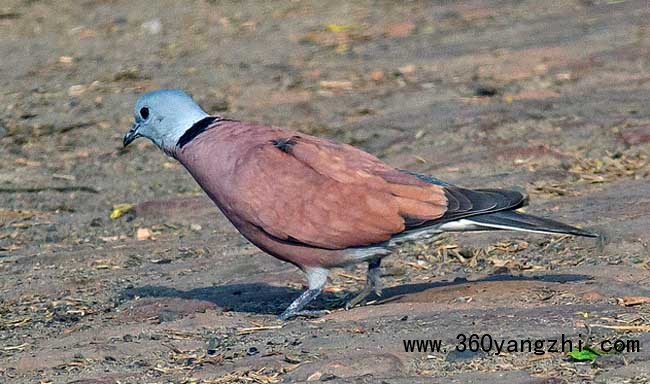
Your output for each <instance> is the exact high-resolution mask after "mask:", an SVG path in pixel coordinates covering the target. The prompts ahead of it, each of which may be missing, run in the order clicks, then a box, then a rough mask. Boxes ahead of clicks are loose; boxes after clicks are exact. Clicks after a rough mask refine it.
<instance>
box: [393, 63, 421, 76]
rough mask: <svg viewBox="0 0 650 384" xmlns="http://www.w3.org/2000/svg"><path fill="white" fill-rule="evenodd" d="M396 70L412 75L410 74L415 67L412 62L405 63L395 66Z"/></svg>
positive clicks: (413, 71)
mask: <svg viewBox="0 0 650 384" xmlns="http://www.w3.org/2000/svg"><path fill="white" fill-rule="evenodd" d="M397 70H398V71H399V73H401V74H402V75H412V74H414V73H415V70H416V68H415V65H413V64H407V65H404V66H402V67H399V68H397Z"/></svg>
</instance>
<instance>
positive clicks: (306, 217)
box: [233, 135, 522, 249]
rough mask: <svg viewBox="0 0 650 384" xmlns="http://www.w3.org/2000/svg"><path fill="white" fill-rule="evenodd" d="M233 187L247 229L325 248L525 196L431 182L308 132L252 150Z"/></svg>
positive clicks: (499, 206) (369, 240)
mask: <svg viewBox="0 0 650 384" xmlns="http://www.w3.org/2000/svg"><path fill="white" fill-rule="evenodd" d="M234 184H235V185H233V187H234V190H236V191H237V193H238V196H237V198H236V199H234V200H235V201H234V203H233V204H235V205H237V206H236V207H234V208H236V210H237V211H238V212H239V213H240V215H241V216H242V218H243V219H245V220H247V221H248V222H249V223H250V224H252V225H255V226H257V227H258V228H260V229H261V230H263V231H265V232H266V233H267V234H269V235H270V236H273V237H275V238H276V239H278V240H282V241H289V242H297V243H300V244H304V245H309V246H313V247H320V248H327V249H343V248H348V247H358V246H365V245H369V244H374V243H380V242H383V241H386V240H388V239H390V238H391V237H392V236H394V235H396V234H399V233H401V232H403V231H405V230H411V229H414V228H417V227H422V226H429V225H435V224H438V223H441V222H445V221H450V220H456V219H458V218H462V217H467V216H472V215H476V214H482V213H486V212H494V211H498V210H503V209H508V208H511V207H513V206H514V205H516V204H518V203H517V201H520V200H521V199H522V196H521V195H520V194H518V195H517V196H510V195H508V194H507V193H506V194H504V193H503V192H501V191H492V190H482V191H472V190H466V189H462V188H458V187H454V186H451V185H445V186H441V185H433V184H431V183H429V182H426V181H425V180H421V179H420V178H418V177H416V176H415V175H413V174H409V173H406V172H403V171H400V170H398V169H395V168H392V167H390V166H388V165H386V164H385V163H383V162H381V161H380V160H379V159H377V158H376V157H374V156H372V155H370V154H368V153H366V152H363V151H361V150H359V149H356V148H354V147H352V146H349V145H342V144H337V143H334V142H331V141H327V140H323V139H319V138H316V137H312V136H308V135H295V136H291V137H278V138H277V139H273V140H269V141H268V142H265V143H262V144H259V145H256V146H254V147H252V148H251V149H249V150H248V151H246V153H244V154H242V156H241V158H240V159H239V161H238V163H237V167H236V177H235V178H234ZM506 192H508V193H509V191H506ZM514 193H516V192H514Z"/></svg>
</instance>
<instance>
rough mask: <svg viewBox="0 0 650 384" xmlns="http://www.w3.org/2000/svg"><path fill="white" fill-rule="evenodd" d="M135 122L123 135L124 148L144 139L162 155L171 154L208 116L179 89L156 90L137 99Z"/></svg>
mask: <svg viewBox="0 0 650 384" xmlns="http://www.w3.org/2000/svg"><path fill="white" fill-rule="evenodd" d="M134 115H135V123H133V126H131V129H130V130H129V132H127V133H126V135H124V140H123V143H124V146H125V147H126V146H127V145H129V144H131V142H133V140H135V139H137V138H138V137H146V138H147V139H149V140H151V141H152V142H153V143H154V144H156V145H157V146H158V148H160V149H162V150H163V151H165V152H166V153H169V154H171V153H173V151H174V149H175V147H176V144H177V143H178V141H179V139H180V138H181V136H183V134H184V133H185V132H187V130H189V129H190V128H191V127H192V126H193V125H194V124H196V123H197V122H198V121H200V120H202V119H204V118H205V117H207V116H209V115H208V114H207V113H206V112H205V111H204V110H203V109H201V107H200V106H199V105H198V104H196V103H195V102H194V100H192V97H190V96H189V95H188V94H187V93H185V92H183V91H181V90H179V89H159V90H157V91H152V92H148V93H145V94H144V95H142V96H140V97H139V98H138V101H137V102H136V103H135V109H134Z"/></svg>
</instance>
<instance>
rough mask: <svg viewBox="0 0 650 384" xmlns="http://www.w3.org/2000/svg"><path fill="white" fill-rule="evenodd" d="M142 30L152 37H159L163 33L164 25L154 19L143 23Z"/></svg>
mask: <svg viewBox="0 0 650 384" xmlns="http://www.w3.org/2000/svg"><path fill="white" fill-rule="evenodd" d="M142 30H143V31H145V32H147V33H148V34H150V35H157V34H159V33H160V31H162V23H161V22H160V19H152V20H149V21H145V22H144V23H142Z"/></svg>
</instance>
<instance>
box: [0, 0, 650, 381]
mask: <svg viewBox="0 0 650 384" xmlns="http://www.w3.org/2000/svg"><path fill="white" fill-rule="evenodd" d="M0 74H1V76H0V170H1V171H0V382H3V383H67V382H75V383H106V384H108V383H169V382H173V383H239V382H241V383H275V382H297V381H310V382H320V381H330V382H335V383H339V382H340V383H343V382H354V383H377V382H386V383H478V382H485V383H546V384H550V383H591V382H597V383H647V382H650V333H649V332H650V272H649V271H650V264H649V262H650V259H649V250H648V241H650V234H649V233H648V230H649V228H650V217H649V216H648V214H649V213H650V184H648V178H649V173H650V163H649V160H648V157H647V156H648V151H649V149H650V108H649V107H650V3H649V2H648V1H606V0H584V1H517V2H509V1H489V2H488V1H459V2H448V1H433V2H426V1H408V2H391V1H380V0H378V1H352V2H346V1H338V0H334V1H327V2H317V1H313V2H307V1H290V0H279V1H274V2H255V1H237V2H231V1H186V2H173V1H159V2H158V1H156V2H153V1H141V2H128V1H120V0H105V1H90V0H85V1H48V0H20V1H18V0H3V1H2V2H0ZM160 87H175V88H182V89H184V90H186V91H187V92H189V93H191V94H192V95H193V96H194V97H195V98H196V100H197V101H198V102H199V103H200V104H201V105H202V106H203V107H204V108H205V109H206V110H207V111H208V112H211V113H219V114H224V115H227V116H229V117H232V118H238V119H242V120H252V121H258V122H266V123H272V124H276V125H283V126H287V127H291V128H294V129H298V130H301V131H304V132H307V133H311V134H317V135H321V136H324V137H329V138H333V139H336V140H339V141H342V142H346V143H350V144H353V145H356V146H359V147H361V148H363V149H365V150H367V151H369V152H371V153H373V154H376V155H377V156H379V157H381V158H382V159H384V160H385V161H387V162H388V163H390V164H393V165H395V166H399V167H402V168H408V169H412V170H415V171H420V172H425V173H430V174H433V175H435V176H437V177H440V178H443V179H446V180H448V181H450V182H453V183H457V184H460V185H463V186H467V187H479V186H480V187H511V186H515V185H516V186H521V187H523V188H525V189H526V191H527V192H528V193H529V194H530V196H531V206H530V207H529V208H528V212H530V213H535V214H539V215H546V216H552V217H554V218H557V219H559V220H563V221H566V222H568V223H572V224H576V225H581V226H584V227H589V228H593V229H595V230H597V231H600V232H602V233H604V234H606V236H607V239H606V241H602V242H598V241H593V240H590V239H576V238H570V237H561V236H541V235H534V234H519V233H506V232H499V233H490V234H465V235H459V236H456V235H448V236H444V237H441V238H437V239H434V240H431V241H429V242H424V243H417V244H412V245H410V246H409V247H406V248H404V249H403V250H402V251H401V252H399V253H398V254H395V255H393V256H391V257H389V258H387V259H386V260H385V262H384V268H383V275H384V276H383V280H384V282H385V284H386V286H387V289H386V290H385V292H384V295H383V297H382V298H380V299H379V300H374V301H373V302H371V304H370V305H368V306H364V307H359V308H355V309H352V310H350V311H342V310H340V309H339V308H340V307H341V305H342V304H343V303H344V302H345V300H346V298H347V297H349V295H351V294H353V293H354V292H355V291H356V290H358V289H360V288H361V286H362V285H363V280H364V267H362V266H359V267H358V268H352V269H349V270H338V271H335V272H334V273H333V274H332V277H331V279H330V282H329V283H328V285H327V289H326V293H325V294H324V295H323V296H322V297H321V298H320V299H319V300H318V301H317V302H316V303H315V304H314V306H315V307H319V308H328V309H330V310H331V313H330V314H328V315H326V316H325V317H322V318H320V319H315V320H313V319H311V320H310V319H298V320H293V321H289V322H286V323H281V322H279V321H277V320H275V316H276V315H277V314H278V313H279V312H280V311H281V310H282V309H283V308H284V307H286V306H287V305H288V304H289V303H290V302H291V301H292V299H293V298H295V297H296V296H297V295H298V294H299V292H300V291H301V290H302V289H303V288H304V285H303V284H304V281H303V278H302V275H301V273H300V272H299V271H298V270H297V269H296V268H294V267H292V266H291V265H288V264H284V263H281V262H279V261H277V260H275V259H273V258H272V257H270V256H267V255H265V254H263V253H262V252H260V251H259V250H257V249H256V248H255V247H253V246H252V245H250V244H249V243H247V242H246V241H245V240H244V239H243V238H242V237H241V236H240V235H238V234H237V233H236V232H235V230H234V229H233V227H232V226H231V225H230V224H229V223H228V222H227V221H226V220H225V219H224V218H223V217H222V216H221V215H220V214H219V213H218V211H217V209H216V208H215V207H214V206H213V205H212V204H211V203H210V202H209V201H208V200H207V198H206V197H204V196H203V194H202V192H201V191H200V189H199V188H198V187H197V185H196V184H195V183H194V182H193V181H192V180H191V178H190V177H189V175H188V174H187V173H186V172H185V171H184V170H183V169H182V168H181V167H180V166H179V165H178V164H177V163H175V162H174V161H173V160H171V159H169V158H166V157H165V156H164V155H163V154H162V153H161V152H160V151H158V150H157V149H156V148H154V147H153V146H152V145H151V144H150V143H148V142H145V141H143V140H141V141H139V142H137V143H136V144H135V145H133V146H132V147H129V148H128V149H127V150H124V149H122V145H121V137H122V135H123V134H124V133H125V132H126V130H127V129H128V128H129V126H130V124H131V121H132V105H133V103H134V101H135V99H136V97H137V96H138V95H139V94H141V93H142V92H145V91H147V90H151V89H156V88H160ZM116 204H130V205H132V206H133V208H132V209H131V210H129V211H128V212H127V213H125V214H124V215H122V216H121V217H119V218H116V219H110V218H109V215H110V214H111V212H112V211H113V208H114V206H115V205H116ZM459 333H464V334H471V333H477V334H490V335H492V336H493V337H494V338H495V339H504V340H510V339H514V340H521V339H527V338H532V339H548V338H559V337H560V335H561V334H565V335H566V336H567V337H569V338H571V339H573V340H575V341H577V340H578V339H582V340H584V342H585V343H587V344H589V345H593V346H596V345H598V343H600V342H601V341H603V340H615V339H622V340H639V341H640V345H641V351H640V352H626V353H616V354H609V355H604V356H601V357H598V358H596V360H595V361H593V362H589V361H587V362H576V361H573V360H572V359H571V358H569V357H568V356H567V355H566V354H565V353H546V354H543V355H535V354H534V353H528V352H516V353H501V354H496V353H495V352H494V351H492V352H476V353H473V352H463V353H460V352H457V351H455V350H454V348H453V346H454V345H455V343H456V335H458V334H459ZM413 338H426V339H441V340H443V341H444V343H445V346H446V351H445V352H436V353H424V352H421V353H407V352H405V351H404V348H403V343H402V340H404V339H413Z"/></svg>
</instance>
